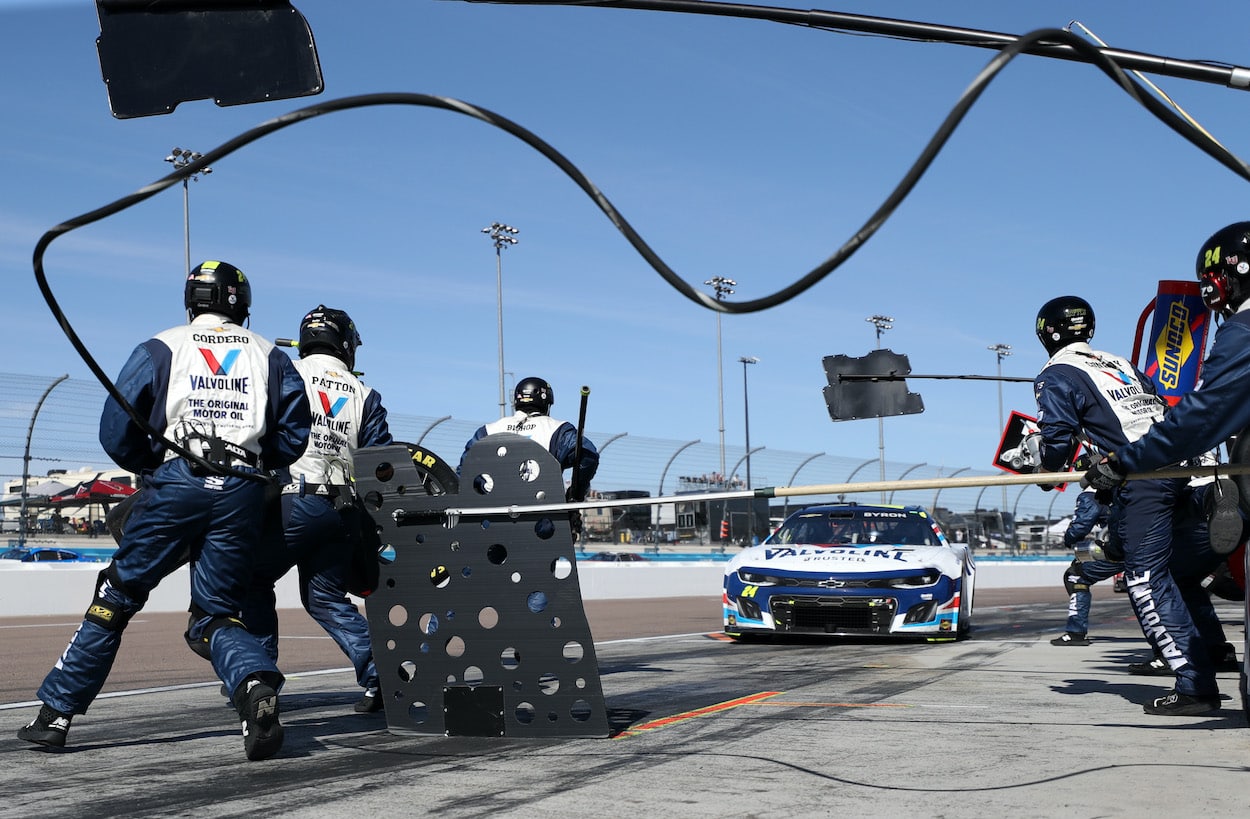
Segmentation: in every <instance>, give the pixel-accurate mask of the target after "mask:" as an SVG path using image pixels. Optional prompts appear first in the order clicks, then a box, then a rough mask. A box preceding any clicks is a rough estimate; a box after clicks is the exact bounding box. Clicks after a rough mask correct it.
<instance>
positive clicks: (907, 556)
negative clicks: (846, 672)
mask: <svg viewBox="0 0 1250 819" xmlns="http://www.w3.org/2000/svg"><path fill="white" fill-rule="evenodd" d="M975 580H976V565H975V563H974V561H973V556H972V550H971V548H969V546H968V544H966V543H951V542H950V541H948V540H947V539H946V535H945V534H944V533H943V532H942V530H941V527H939V526H938V525H937V523H936V522H935V521H934V520H933V518H932V517H931V516H930V515H929V513H928V512H927V511H925V510H924V509H923V508H921V507H919V506H889V505H864V504H858V503H844V504H831V505H823V506H809V507H807V508H806V509H803V510H801V511H798V512H795V513H794V514H792V515H790V516H789V517H788V518H786V520H785V523H783V524H782V525H781V527H780V528H779V529H777V531H776V532H774V533H773V534H772V536H770V537H769V538H768V539H767V540H765V541H764V542H763V543H762V544H760V545H759V546H754V547H751V548H749V549H744V550H743V551H742V552H741V553H740V554H738V555H737V556H735V557H734V558H733V559H732V560H730V561H729V563H728V565H727V566H726V568H725V579H724V592H723V597H722V605H723V609H724V624H725V633H726V634H728V635H729V636H730V637H734V638H737V639H743V638H749V637H752V636H766V635H775V634H828V635H896V636H905V635H917V636H923V637H927V638H947V639H954V638H956V637H964V636H966V635H967V634H968V632H969V630H970V629H971V624H972V596H973V591H974V585H975Z"/></svg>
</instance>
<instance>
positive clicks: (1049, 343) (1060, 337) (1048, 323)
mask: <svg viewBox="0 0 1250 819" xmlns="http://www.w3.org/2000/svg"><path fill="white" fill-rule="evenodd" d="M1093 337H1094V308H1092V307H1090V306H1089V302H1087V301H1086V300H1085V299H1083V298H1081V297H1080V296H1060V297H1059V298H1057V299H1051V300H1050V301H1048V302H1046V303H1045V304H1043V305H1042V309H1041V310H1038V311H1037V338H1038V340H1039V341H1041V342H1042V346H1043V347H1045V348H1046V352H1047V353H1049V354H1050V355H1054V354H1055V353H1057V352H1059V350H1061V349H1063V348H1064V347H1067V346H1068V345H1069V344H1071V343H1072V342H1074V341H1089V340H1090V339H1091V338H1093Z"/></svg>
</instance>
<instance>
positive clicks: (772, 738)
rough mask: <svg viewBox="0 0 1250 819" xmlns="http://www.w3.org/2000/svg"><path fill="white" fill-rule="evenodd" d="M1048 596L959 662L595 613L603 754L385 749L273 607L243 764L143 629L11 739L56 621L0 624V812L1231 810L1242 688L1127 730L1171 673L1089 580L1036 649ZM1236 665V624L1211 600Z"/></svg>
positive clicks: (453, 741) (1239, 786)
mask: <svg viewBox="0 0 1250 819" xmlns="http://www.w3.org/2000/svg"><path fill="white" fill-rule="evenodd" d="M1064 603H1065V598H1064V595H1063V592H1062V589H1060V588H1054V589H1002V590H997V589H994V590H990V589H987V590H983V591H981V592H979V593H978V597H977V600H976V615H975V618H974V631H973V635H972V638H971V639H970V640H967V641H963V642H958V643H925V642H899V641H894V640H867V639H844V640H823V639H820V640H817V639H801V640H789V641H785V642H778V643H758V644H757V643H749V644H736V643H731V642H726V641H724V640H722V639H718V637H719V634H718V632H719V629H720V610H719V601H718V600H716V599H666V600H640V601H590V602H588V603H587V604H586V611H587V616H588V618H589V621H590V625H591V629H592V632H593V634H594V637H595V641H596V651H597V654H598V659H599V670H600V675H601V678H602V683H603V690H604V694H605V699H606V702H607V707H608V715H609V722H610V725H611V728H612V733H613V736H612V737H611V738H599V739H561V740H518V739H511V738H503V739H485V738H466V737H452V738H446V737H425V736H413V735H408V734H405V735H393V734H390V733H388V732H387V731H386V730H385V725H386V723H385V718H384V717H383V715H382V714H369V715H360V714H355V713H353V712H352V708H351V706H352V703H353V702H354V701H355V700H356V699H357V698H358V696H359V689H358V688H356V686H355V681H354V675H353V674H352V673H351V671H350V670H348V669H346V662H345V660H344V658H343V656H342V654H341V653H339V651H338V650H337V648H336V647H335V646H334V644H333V643H332V642H330V641H329V639H328V638H326V637H325V636H324V634H323V633H322V632H321V631H320V629H319V628H318V627H317V626H316V625H315V624H314V623H312V621H311V620H309V619H308V617H307V616H306V615H305V614H304V613H303V612H299V611H294V612H291V611H287V612H283V613H282V635H283V636H282V658H281V665H282V667H283V669H284V671H286V673H287V674H288V676H289V679H288V682H287V685H286V688H285V689H284V691H283V695H282V715H283V716H282V720H283V724H284V725H285V726H286V742H285V744H284V746H283V749H282V751H281V752H280V753H279V755H278V756H277V757H275V758H274V759H271V760H267V761H264V762H248V761H246V759H245V758H244V755H243V747H242V740H241V738H240V736H239V731H238V724H237V721H236V719H235V714H234V712H233V710H231V709H229V708H228V707H227V706H226V705H225V701H224V700H223V698H222V697H221V696H220V694H219V691H218V689H219V683H218V682H217V681H216V680H215V679H213V678H212V673H211V671H210V670H209V667H208V666H207V664H206V663H204V662H203V661H202V660H199V659H198V658H196V657H194V656H193V655H192V654H190V652H188V651H187V649H186V647H185V645H184V644H183V643H182V640H181V632H182V629H183V628H184V627H185V615H182V616H179V615H167V614H152V615H147V614H140V615H139V617H138V618H136V620H135V621H133V622H132V623H131V625H130V627H129V628H128V630H127V632H126V637H125V640H124V641H123V647H122V651H121V654H120V656H119V658H118V662H117V665H116V666H115V667H114V670H113V673H112V675H111V677H110V680H109V684H108V685H107V686H106V688H105V694H104V696H102V697H101V698H100V699H99V700H97V701H96V703H95V704H94V705H93V706H92V709H91V711H90V713H89V714H87V715H85V716H80V717H77V718H76V719H75V721H74V724H73V727H72V729H71V731H70V745H69V748H67V749H66V751H65V752H62V753H51V752H48V751H45V750H42V749H40V748H38V747H36V746H33V745H30V744H28V743H25V742H22V741H20V740H18V739H16V737H15V732H16V730H17V728H18V727H19V726H20V725H21V724H22V723H23V722H25V721H26V720H28V719H29V718H30V717H31V716H33V714H34V713H35V711H36V710H37V706H34V705H32V704H31V703H32V701H33V698H34V691H35V689H36V688H37V687H38V684H39V681H40V679H41V678H42V676H43V674H44V673H45V672H46V671H47V668H48V666H49V665H50V664H51V663H52V661H53V660H54V659H55V657H56V655H57V653H58V652H59V651H60V650H61V649H62V648H63V647H64V644H65V642H66V641H67V640H68V638H69V636H70V635H71V634H72V632H73V629H74V627H75V626H76V625H77V623H76V622H74V618H64V617H60V618H55V617H45V618H13V619H8V620H3V621H0V640H2V641H3V643H2V644H3V647H4V656H5V662H4V667H3V668H2V669H0V719H3V720H5V723H4V726H3V734H2V735H0V765H3V769H4V771H5V776H4V780H3V781H4V784H3V786H0V793H2V794H3V798H2V799H0V816H4V817H9V816H13V817H30V816H52V817H55V816H66V817H70V816H73V817H81V816H93V817H109V816H195V817H230V816H244V815H248V816H253V815H266V816H311V817H320V816H347V815H374V816H399V815H409V816H424V815H432V816H440V817H476V816H487V815H490V816H522V817H527V816H534V817H556V818H558V817H586V816H656V815H664V814H666V815H671V816H681V817H705V816H706V817H748V816H750V817H755V816H759V817H773V816H775V817H793V816H813V817H816V816H834V815H865V814H869V813H871V814H873V815H878V816H900V815H909V816H942V815H947V816H956V815H957V816H985V817H990V816H992V817H1001V816H1012V817H1013V819H1018V818H1019V817H1055V816H1123V815H1128V814H1132V813H1137V812H1144V813H1145V812H1148V813H1149V814H1151V815H1180V814H1181V813H1182V812H1184V813H1185V814H1186V815H1189V814H1200V815H1202V816H1203V817H1204V819H1205V817H1219V816H1245V815H1246V811H1247V810H1248V807H1247V802H1250V796H1248V795H1250V731H1248V730H1247V726H1246V720H1245V718H1244V716H1243V714H1242V711H1241V707H1240V703H1239V702H1238V700H1237V699H1236V698H1237V684H1238V680H1237V675H1236V674H1230V673H1225V674H1221V676H1220V685H1221V688H1222V690H1223V692H1224V694H1225V695H1226V699H1225V700H1224V707H1223V709H1222V710H1221V711H1220V712H1218V713H1216V714H1214V715H1212V716H1207V717H1188V718H1164V717H1152V716H1147V715H1145V714H1144V713H1143V712H1142V709H1141V703H1143V702H1145V701H1147V700H1148V699H1150V698H1151V697H1153V696H1157V695H1158V694H1159V693H1161V692H1162V691H1163V690H1164V689H1166V688H1168V687H1170V684H1171V682H1170V680H1169V679H1166V678H1154V677H1137V676H1131V675H1129V674H1128V673H1127V672H1126V669H1125V665H1126V664H1127V663H1128V662H1130V661H1135V660H1142V659H1146V658H1148V656H1149V655H1148V650H1147V649H1146V647H1145V643H1144V641H1143V640H1142V638H1141V635H1140V632H1139V631H1138V630H1137V627H1136V623H1135V621H1134V620H1133V618H1132V615H1131V612H1130V611H1129V608H1128V604H1127V602H1126V600H1125V598H1124V596H1123V595H1115V594H1112V593H1111V591H1110V589H1109V588H1108V589H1104V588H1103V587H1102V586H1099V587H1097V588H1096V590H1095V604H1094V609H1093V613H1092V616H1091V623H1092V625H1093V627H1092V629H1091V636H1092V637H1093V639H1094V644H1093V645H1091V646H1089V647H1081V648H1058V647H1054V646H1051V645H1050V643H1049V638H1051V637H1053V636H1055V635H1056V634H1058V633H1059V631H1061V630H1062V625H1063V619H1064V616H1065V611H1064ZM1217 606H1218V608H1219V611H1220V615H1221V617H1222V619H1223V620H1224V623H1225V627H1226V629H1227V630H1228V633H1229V638H1230V640H1231V641H1232V642H1233V643H1234V644H1236V645H1237V646H1239V647H1240V646H1241V637H1242V628H1243V625H1244V624H1243V621H1242V615H1241V609H1240V606H1239V605H1237V604H1231V603H1223V602H1218V603H1217Z"/></svg>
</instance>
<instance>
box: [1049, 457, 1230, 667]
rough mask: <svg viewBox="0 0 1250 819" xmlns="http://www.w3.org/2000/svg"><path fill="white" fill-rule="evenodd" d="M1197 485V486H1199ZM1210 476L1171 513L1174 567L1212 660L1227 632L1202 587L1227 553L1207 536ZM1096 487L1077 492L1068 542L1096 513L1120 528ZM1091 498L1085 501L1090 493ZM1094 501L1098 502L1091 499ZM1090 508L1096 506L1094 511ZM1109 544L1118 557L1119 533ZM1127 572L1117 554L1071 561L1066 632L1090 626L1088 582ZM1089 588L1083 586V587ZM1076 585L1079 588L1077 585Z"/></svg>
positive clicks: (1079, 535)
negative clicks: (1217, 550) (1098, 497)
mask: <svg viewBox="0 0 1250 819" xmlns="http://www.w3.org/2000/svg"><path fill="white" fill-rule="evenodd" d="M1195 484H1196V485H1195ZM1210 487H1211V484H1210V481H1209V480H1208V481H1205V482H1194V483H1191V485H1190V486H1188V487H1186V489H1185V490H1183V492H1182V494H1181V498H1180V501H1179V504H1178V505H1177V507H1176V508H1175V509H1174V510H1173V518H1172V558H1171V560H1170V562H1169V564H1168V565H1169V567H1170V568H1171V570H1172V577H1173V578H1174V580H1175V581H1176V587H1177V589H1178V590H1179V591H1180V595H1181V599H1182V600H1183V601H1184V603H1185V608H1186V609H1187V610H1188V611H1189V616H1190V617H1191V618H1192V619H1193V621H1194V626H1195V627H1196V628H1197V629H1198V633H1199V634H1200V635H1201V637H1202V644H1203V646H1205V647H1206V650H1207V653H1208V655H1210V657H1211V658H1212V660H1219V659H1222V652H1223V649H1224V645H1225V642H1226V641H1227V639H1228V638H1227V636H1226V635H1225V633H1224V626H1223V624H1221V623H1220V618H1219V615H1218V614H1217V613H1216V611H1215V606H1214V605H1213V604H1212V603H1211V595H1210V594H1208V593H1207V590H1206V588H1205V587H1204V586H1203V581H1204V580H1205V579H1206V577H1207V576H1208V575H1209V574H1211V572H1213V571H1215V570H1216V569H1218V568H1219V566H1220V564H1221V563H1223V562H1224V558H1223V557H1221V556H1220V555H1217V554H1216V553H1215V552H1214V551H1212V550H1211V540H1210V538H1209V537H1208V535H1207V519H1206V511H1205V509H1204V505H1203V504H1204V496H1205V494H1206V492H1208V491H1210ZM1094 495H1095V493H1094V492H1091V491H1087V492H1082V493H1081V494H1080V495H1079V496H1078V497H1077V511H1076V513H1075V514H1074V515H1073V518H1072V525H1071V526H1069V527H1068V532H1067V533H1065V535H1064V544H1065V545H1067V546H1073V545H1075V544H1076V543H1077V542H1079V541H1080V540H1082V539H1083V538H1084V537H1085V536H1086V535H1088V534H1089V532H1090V531H1091V530H1092V529H1093V526H1094V525H1095V524H1091V523H1089V520H1090V518H1091V515H1092V516H1093V519H1094V520H1095V521H1098V522H1103V523H1106V524H1107V526H1108V528H1109V530H1114V529H1116V528H1118V521H1117V520H1115V517H1116V516H1115V515H1113V514H1109V513H1110V510H1109V509H1108V508H1107V507H1106V506H1104V505H1102V504H1099V503H1097V501H1096V500H1095V499H1094ZM1087 497H1088V499H1089V500H1084V499H1085V498H1087ZM1090 501H1093V504H1092V505H1091V504H1090ZM1091 509H1092V510H1093V511H1092V512H1091ZM1110 534H1111V536H1110V537H1109V538H1108V540H1107V542H1106V543H1105V544H1104V549H1105V550H1106V551H1107V552H1109V553H1110V554H1109V557H1112V558H1114V557H1115V556H1117V555H1119V553H1120V545H1119V539H1118V537H1117V536H1115V535H1114V533H1110ZM1122 571H1124V563H1123V562H1122V561H1120V560H1116V559H1108V560H1086V561H1076V560H1074V561H1072V565H1071V566H1070V567H1069V568H1068V569H1067V570H1066V571H1065V575H1064V584H1065V586H1067V587H1068V589H1069V599H1068V622H1067V626H1066V629H1065V630H1066V631H1068V632H1072V633H1077V634H1084V633H1086V631H1087V629H1088V625H1089V608H1090V602H1091V599H1092V597H1093V595H1092V594H1091V593H1090V591H1089V587H1090V586H1092V585H1094V584H1095V583H1100V582H1102V581H1103V580H1106V579H1107V578H1109V577H1115V576H1116V575H1117V574H1119V573H1120V572H1122ZM1082 586H1083V587H1084V589H1083V590H1082V589H1081V587H1082ZM1074 587H1075V588H1074Z"/></svg>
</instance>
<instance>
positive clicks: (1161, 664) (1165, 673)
mask: <svg viewBox="0 0 1250 819" xmlns="http://www.w3.org/2000/svg"><path fill="white" fill-rule="evenodd" d="M1128 673H1130V674H1138V675H1140V676H1145V677H1171V676H1173V674H1174V673H1175V672H1173V671H1172V667H1171V666H1169V665H1168V664H1167V661H1166V660H1164V659H1163V658H1162V657H1155V658H1154V659H1152V660H1151V661H1150V662H1148V663H1129V664H1128Z"/></svg>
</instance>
